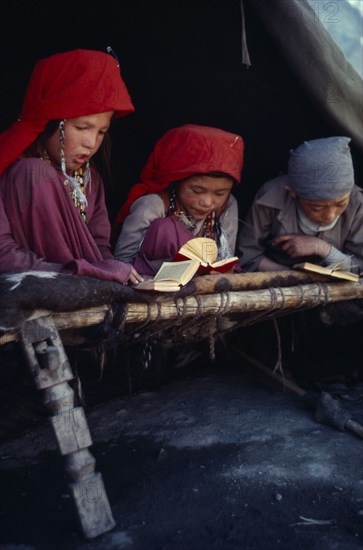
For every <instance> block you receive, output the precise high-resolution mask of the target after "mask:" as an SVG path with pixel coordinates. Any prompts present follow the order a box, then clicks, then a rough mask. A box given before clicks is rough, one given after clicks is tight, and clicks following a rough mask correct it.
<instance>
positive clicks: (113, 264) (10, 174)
mask: <svg viewBox="0 0 363 550" xmlns="http://www.w3.org/2000/svg"><path fill="white" fill-rule="evenodd" d="M70 190H71V188H70V184H68V183H67V184H65V176H64V175H63V174H62V173H61V172H60V171H58V170H56V169H55V168H54V166H53V165H51V164H49V163H48V162H46V161H44V160H42V159H38V158H21V159H19V160H18V161H16V162H15V163H14V164H13V165H12V166H11V167H10V168H9V169H8V170H7V171H6V172H5V173H4V174H3V175H2V176H0V199H1V201H0V273H10V272H21V271H28V270H38V271H56V272H59V273H72V274H76V275H86V276H90V277H96V278H99V279H104V280H109V281H116V282H119V283H125V282H127V280H128V278H129V275H130V271H131V265H128V264H124V263H122V262H119V261H118V260H116V259H115V258H114V257H113V255H112V254H111V251H110V244H109V238H110V223H109V219H108V214H107V210H106V205H105V197H104V189H103V183H102V180H101V178H100V176H99V174H98V173H97V172H96V171H95V170H94V169H92V183H91V184H90V185H88V186H87V191H86V196H87V201H88V206H87V208H86V215H87V222H86V223H85V222H84V221H83V220H82V218H81V216H80V213H79V211H78V210H77V208H76V207H75V205H74V203H73V201H72V199H71V197H70V196H69V194H70Z"/></svg>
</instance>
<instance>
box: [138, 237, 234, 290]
mask: <svg viewBox="0 0 363 550" xmlns="http://www.w3.org/2000/svg"><path fill="white" fill-rule="evenodd" d="M217 257H218V246H217V243H216V242H215V241H214V240H213V239H209V238H207V237H196V238H194V239H191V240H190V241H188V242H187V243H185V244H184V245H183V246H182V247H181V248H180V250H179V251H178V252H177V253H176V255H175V256H174V258H173V261H170V262H164V263H163V264H162V266H161V267H160V269H159V271H158V272H157V273H156V275H155V277H154V278H153V279H151V280H147V281H144V282H142V283H139V284H137V285H135V287H134V288H135V289H136V290H154V291H158V292H177V291H178V290H180V288H181V287H182V286H184V285H186V284H187V283H188V282H189V281H190V280H191V279H192V277H193V276H194V275H195V274H198V275H199V274H206V273H210V272H211V271H218V272H220V273H225V272H226V271H229V270H230V269H232V267H233V266H234V265H235V264H236V263H237V262H238V257H237V256H233V257H231V258H226V259H224V260H217Z"/></svg>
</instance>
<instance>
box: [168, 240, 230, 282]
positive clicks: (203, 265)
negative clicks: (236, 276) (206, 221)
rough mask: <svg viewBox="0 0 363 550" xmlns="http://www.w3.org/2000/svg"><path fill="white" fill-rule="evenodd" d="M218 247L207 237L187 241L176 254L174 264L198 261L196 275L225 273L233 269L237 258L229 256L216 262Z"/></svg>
mask: <svg viewBox="0 0 363 550" xmlns="http://www.w3.org/2000/svg"><path fill="white" fill-rule="evenodd" d="M217 257H218V246H217V243H216V242H215V241H214V240H213V239H209V238H208V237H195V238H194V239H190V241H187V242H186V243H185V244H184V245H183V246H182V247H181V248H180V250H179V252H177V253H176V255H175V257H174V262H179V261H183V260H188V259H189V260H193V259H194V260H198V261H199V264H200V265H199V268H198V274H205V273H210V272H211V271H218V272H220V273H225V272H226V271H229V270H230V269H232V268H233V266H234V265H236V263H237V262H238V257H237V256H231V257H230V258H225V259H224V260H217Z"/></svg>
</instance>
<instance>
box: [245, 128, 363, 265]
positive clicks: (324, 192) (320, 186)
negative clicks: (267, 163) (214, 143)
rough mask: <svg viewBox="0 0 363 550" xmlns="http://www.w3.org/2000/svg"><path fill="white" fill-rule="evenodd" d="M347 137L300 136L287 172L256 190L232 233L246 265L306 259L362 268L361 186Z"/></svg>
mask: <svg viewBox="0 0 363 550" xmlns="http://www.w3.org/2000/svg"><path fill="white" fill-rule="evenodd" d="M349 142H350V139H349V138H347V137H340V136H338V137H328V138H323V139H315V140H312V141H306V142H304V143H303V144H302V145H300V146H299V147H297V148H296V149H295V150H293V151H290V158H289V162H288V170H287V174H286V175H283V176H279V177H277V178H275V179H273V180H271V181H268V182H267V183H265V184H264V185H263V186H262V188H261V189H260V190H259V191H258V192H257V194H256V197H255V199H254V201H253V204H252V206H251V208H250V210H249V212H248V214H247V217H246V219H245V221H244V222H243V224H242V228H241V231H240V234H239V238H238V255H239V256H240V257H241V259H240V266H241V268H242V269H244V270H246V271H281V270H286V269H290V268H291V266H292V265H294V264H295V263H300V262H305V261H310V262H314V263H317V264H320V265H322V266H328V265H330V264H333V263H336V262H341V263H342V264H344V265H346V266H351V271H353V272H356V273H360V272H361V271H363V190H362V189H361V188H359V187H358V186H356V185H355V184H354V170H353V162H352V157H351V152H350V148H349Z"/></svg>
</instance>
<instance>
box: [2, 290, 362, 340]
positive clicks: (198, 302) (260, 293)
mask: <svg viewBox="0 0 363 550" xmlns="http://www.w3.org/2000/svg"><path fill="white" fill-rule="evenodd" d="M158 296H160V299H159V298H156V300H158V301H155V302H151V303H135V302H134V303H127V304H126V307H127V311H126V316H125V324H137V323H144V322H146V321H147V322H156V321H167V320H168V321H177V320H181V319H187V318H191V317H194V316H196V315H198V316H199V315H202V316H221V315H225V314H232V313H233V314H238V313H240V314H247V313H251V312H255V311H266V313H267V312H270V313H272V312H273V311H276V312H281V311H286V313H289V312H290V311H293V310H294V309H295V310H297V309H299V308H312V307H315V306H319V305H323V304H326V303H333V302H339V301H345V300H356V299H362V298H363V284H360V283H350V282H347V283H345V282H344V283H340V282H339V283H313V284H308V285H299V286H293V287H286V288H281V287H277V288H274V287H270V288H268V289H263V290H245V291H233V292H220V293H216V294H202V295H192V296H185V297H180V298H179V297H177V296H176V297H174V298H169V297H168V296H167V295H166V294H162V295H158ZM108 310H109V306H108V305H107V304H105V305H103V306H98V307H94V308H87V309H83V310H78V311H72V312H62V313H53V319H54V322H55V326H56V327H57V329H58V330H67V329H78V328H85V327H89V326H94V325H97V324H99V323H101V322H102V321H104V319H105V315H106V313H107V311H108ZM42 313H43V314H45V313H51V312H46V311H43V312H42ZM34 316H36V312H33V313H32V318H34ZM121 330H122V329H121ZM17 339H18V331H14V332H11V331H9V332H7V333H6V334H4V335H3V336H1V337H0V344H4V343H6V342H10V341H12V340H17Z"/></svg>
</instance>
